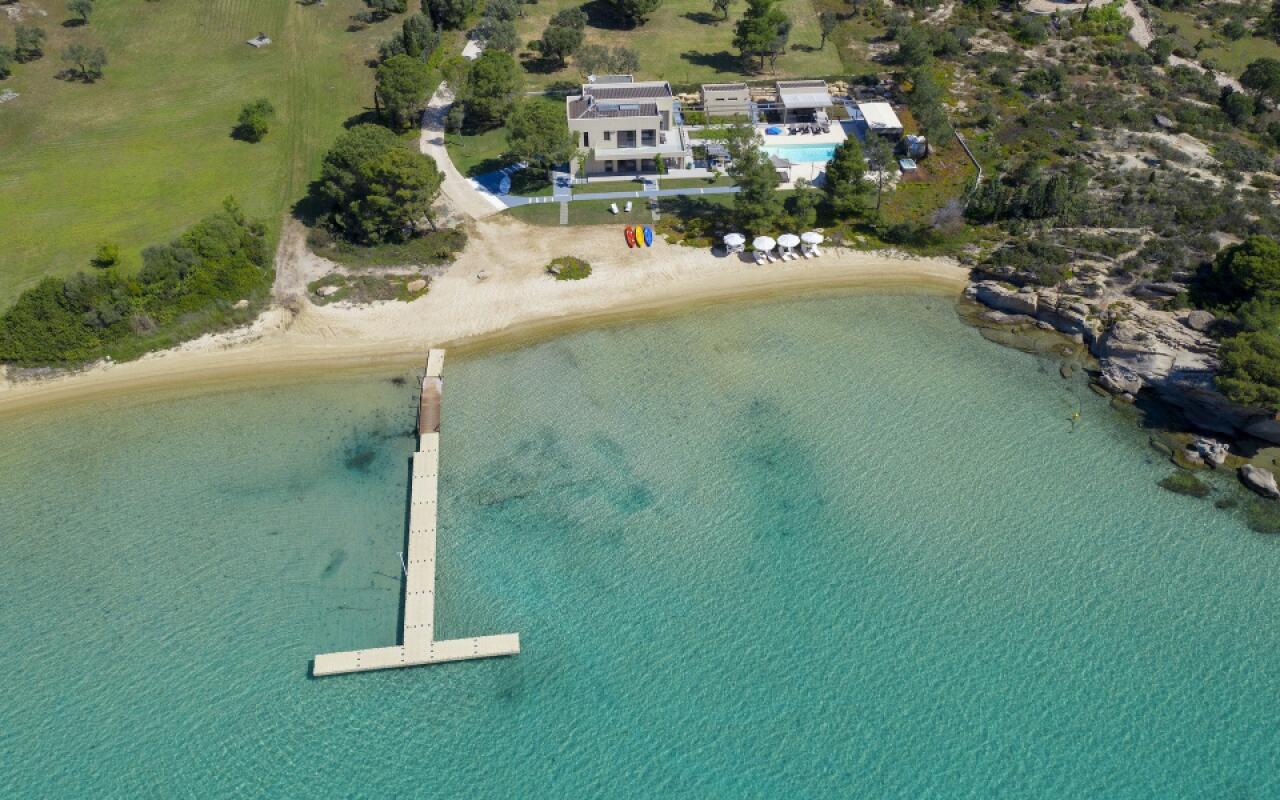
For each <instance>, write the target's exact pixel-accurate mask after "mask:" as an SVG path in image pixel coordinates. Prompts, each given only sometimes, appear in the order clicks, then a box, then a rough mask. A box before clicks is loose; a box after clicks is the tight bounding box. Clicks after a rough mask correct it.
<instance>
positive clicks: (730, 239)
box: [724, 233, 747, 249]
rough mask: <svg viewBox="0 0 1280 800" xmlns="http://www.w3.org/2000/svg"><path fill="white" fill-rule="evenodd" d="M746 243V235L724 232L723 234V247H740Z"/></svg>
mask: <svg viewBox="0 0 1280 800" xmlns="http://www.w3.org/2000/svg"><path fill="white" fill-rule="evenodd" d="M746 243H747V237H745V236H743V235H742V234H740V233H726V234H725V235H724V244H725V247H728V248H730V249H734V248H738V247H742V246H743V245H744V244H746Z"/></svg>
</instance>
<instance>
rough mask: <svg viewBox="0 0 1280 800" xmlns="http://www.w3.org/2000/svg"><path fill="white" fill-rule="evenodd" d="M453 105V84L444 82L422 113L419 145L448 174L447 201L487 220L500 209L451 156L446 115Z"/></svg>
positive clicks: (443, 189)
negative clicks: (446, 146)
mask: <svg viewBox="0 0 1280 800" xmlns="http://www.w3.org/2000/svg"><path fill="white" fill-rule="evenodd" d="M452 105H453V92H451V91H450V90H449V85H448V84H446V83H441V84H440V88H438V89H436V92H435V94H433V95H431V100H430V101H429V102H428V103H427V110H426V111H425V112H424V113H423V115H422V133H421V134H420V135H419V138H418V147H419V149H420V150H421V151H422V153H423V154H424V155H427V156H430V157H431V158H432V159H433V160H434V161H435V162H436V165H437V166H439V168H440V171H441V172H443V173H444V183H443V185H442V186H441V187H440V191H441V194H443V195H444V199H445V203H446V204H447V205H448V206H449V207H450V208H451V209H452V210H453V211H454V213H456V214H459V215H461V216H464V217H471V218H472V219H483V218H484V217H489V216H493V215H494V214H496V213H498V211H500V209H499V208H497V207H496V206H494V205H493V204H492V203H490V202H489V201H488V200H486V199H485V198H484V196H483V195H481V194H480V192H478V191H476V188H475V187H474V186H472V185H471V183H470V182H469V181H468V180H467V179H466V177H465V176H464V175H463V174H462V173H461V172H459V171H458V168H457V167H455V166H454V165H453V161H452V160H451V159H450V158H449V151H448V150H447V149H446V148H445V144H444V118H445V116H446V115H447V114H448V113H449V107H450V106H452Z"/></svg>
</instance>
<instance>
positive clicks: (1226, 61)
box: [1151, 6, 1280, 78]
mask: <svg viewBox="0 0 1280 800" xmlns="http://www.w3.org/2000/svg"><path fill="white" fill-rule="evenodd" d="M1151 10H1152V12H1153V13H1154V14H1155V16H1156V19H1157V20H1159V21H1160V22H1163V23H1165V24H1166V25H1172V26H1173V27H1174V28H1175V29H1176V33H1175V34H1174V37H1173V38H1174V39H1175V40H1176V41H1177V42H1178V43H1179V44H1181V45H1182V46H1183V47H1193V46H1194V45H1195V44H1196V43H1197V42H1199V41H1201V40H1204V41H1205V42H1208V43H1209V44H1210V46H1209V47H1206V48H1205V49H1203V50H1201V51H1200V56H1199V58H1200V60H1202V61H1203V60H1207V61H1210V62H1212V63H1213V64H1215V65H1216V66H1217V68H1218V69H1219V70H1221V71H1222V72H1225V73H1227V74H1228V75H1232V76H1234V77H1237V78H1238V77H1240V75H1241V74H1242V73H1243V72H1244V70H1245V67H1247V66H1249V64H1250V63H1252V62H1253V61H1256V60H1257V59H1259V58H1277V59H1280V44H1276V43H1275V42H1273V41H1272V40H1270V39H1267V38H1265V37H1262V36H1245V37H1244V38H1242V39H1237V40H1235V41H1232V40H1231V39H1228V38H1227V37H1225V36H1222V35H1221V34H1220V33H1218V32H1216V31H1214V30H1213V29H1211V28H1209V27H1206V26H1205V25H1204V24H1202V23H1201V22H1200V21H1199V20H1198V19H1196V17H1195V16H1194V15H1192V14H1188V13H1185V12H1181V11H1164V10H1161V9H1159V8H1156V7H1154V6H1153V7H1152V9H1151Z"/></svg>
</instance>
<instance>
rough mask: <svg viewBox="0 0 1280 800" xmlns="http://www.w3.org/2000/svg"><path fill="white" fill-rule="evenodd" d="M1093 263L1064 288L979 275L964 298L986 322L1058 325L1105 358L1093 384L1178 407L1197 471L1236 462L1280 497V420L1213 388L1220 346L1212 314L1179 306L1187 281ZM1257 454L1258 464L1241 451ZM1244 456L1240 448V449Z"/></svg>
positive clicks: (1127, 397) (1179, 458)
mask: <svg viewBox="0 0 1280 800" xmlns="http://www.w3.org/2000/svg"><path fill="white" fill-rule="evenodd" d="M1104 275H1105V273H1103V272H1102V271H1101V270H1099V271H1091V270H1089V269H1088V268H1084V269H1081V270H1079V271H1077V272H1076V275H1075V277H1073V278H1072V279H1071V280H1069V281H1066V282H1064V283H1063V284H1060V285H1058V286H1056V287H1052V288H1049V287H1042V286H1037V285H1034V284H1033V283H1031V282H1029V281H1026V280H1024V279H1023V278H1024V276H1021V275H1019V274H1018V273H1016V272H1014V271H1008V272H1006V273H999V272H996V273H992V272H975V273H974V276H973V280H972V281H971V282H970V284H969V286H968V288H967V289H966V290H965V295H966V296H967V297H968V298H970V299H971V300H973V301H976V302H977V303H978V304H980V307H981V308H982V310H981V312H980V313H978V315H977V317H978V320H977V321H978V324H981V325H990V326H995V327H999V328H1004V329H1021V330H1024V331H1030V330H1040V331H1054V332H1057V333H1059V334H1062V335H1063V336H1066V337H1067V338H1069V339H1070V340H1071V341H1073V342H1076V343H1078V344H1080V345H1081V346H1083V347H1086V348H1088V351H1089V352H1090V353H1091V354H1092V355H1093V356H1094V357H1095V358H1096V359H1097V363H1096V365H1093V368H1092V370H1091V372H1092V377H1093V381H1094V384H1095V385H1096V386H1097V387H1098V388H1099V389H1100V390H1104V391H1105V392H1106V393H1108V394H1110V395H1112V396H1113V397H1114V398H1116V400H1117V401H1119V402H1134V401H1136V400H1137V398H1138V397H1139V395H1140V394H1143V393H1148V394H1149V395H1151V396H1154V398H1155V399H1157V400H1158V401H1159V402H1160V403H1162V404H1164V405H1166V406H1167V407H1171V408H1173V409H1176V410H1177V412H1179V414H1180V415H1181V417H1182V418H1183V419H1184V420H1185V421H1186V423H1187V427H1188V428H1189V429H1190V430H1189V431H1188V432H1187V433H1188V435H1185V436H1182V437H1181V438H1180V439H1178V440H1177V443H1176V445H1175V446H1172V447H1171V448H1170V450H1171V452H1170V455H1171V457H1172V459H1173V460H1174V462H1175V463H1177V464H1178V465H1179V466H1180V467H1184V468H1188V469H1196V468H1214V469H1235V470H1237V474H1238V477H1239V478H1240V481H1241V483H1242V484H1244V485H1245V486H1247V487H1248V488H1250V489H1252V490H1253V491H1254V492H1256V493H1257V494H1258V495H1261V496H1263V497H1267V498H1272V499H1275V498H1277V497H1280V493H1277V492H1276V490H1275V487H1276V479H1275V476H1274V474H1273V470H1274V469H1275V465H1274V463H1273V460H1272V455H1273V454H1272V453H1268V452H1267V451H1268V449H1269V446H1270V445H1280V419H1277V417H1276V415H1275V414H1273V413H1272V412H1270V411H1268V410H1266V409H1262V408H1252V407H1248V406H1242V405H1238V404H1236V403H1233V402H1231V401H1230V400H1228V399H1227V398H1226V397H1224V396H1223V395H1222V394H1221V393H1220V392H1219V391H1218V390H1217V388H1216V387H1215V385H1214V375H1215V373H1216V371H1217V367H1218V361H1217V352H1218V344H1217V342H1216V341H1215V340H1214V339H1213V337H1211V336H1209V335H1208V334H1207V333H1206V331H1207V330H1208V329H1209V328H1210V326H1212V324H1213V323H1214V317H1213V315H1212V314H1210V313H1208V312H1205V311H1199V310H1185V309H1174V308H1169V306H1172V305H1174V304H1173V303H1172V302H1171V301H1172V300H1173V299H1174V298H1175V297H1177V296H1178V295H1180V294H1182V293H1183V292H1185V291H1186V288H1187V287H1186V285H1185V284H1183V283H1182V282H1179V281H1175V280H1171V281H1163V282H1152V281H1134V282H1131V283H1127V284H1126V283H1123V282H1119V281H1116V280H1115V279H1114V278H1110V277H1104ZM1246 453H1247V454H1249V455H1250V456H1255V457H1254V458H1252V459H1251V460H1250V461H1248V462H1246V461H1245V459H1243V458H1240V457H1239V454H1246ZM1232 454H1236V455H1232Z"/></svg>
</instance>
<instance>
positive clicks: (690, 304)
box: [0, 216, 968, 414]
mask: <svg viewBox="0 0 1280 800" xmlns="http://www.w3.org/2000/svg"><path fill="white" fill-rule="evenodd" d="M620 231H621V225H619V226H616V227H615V226H600V227H592V228H563V229H558V228H535V227H531V226H526V225H524V224H522V223H519V222H516V221H513V220H510V219H507V218H505V217H501V216H497V217H489V218H486V219H483V220H477V221H475V222H472V223H471V227H470V232H471V241H470V243H469V244H468V246H467V249H466V250H465V252H464V253H463V254H462V256H461V257H460V258H459V259H458V260H457V261H456V262H455V263H454V264H453V265H452V266H451V267H449V269H448V271H447V272H446V273H445V274H444V275H443V276H441V277H439V278H437V279H436V280H435V281H434V282H433V283H432V286H431V290H430V292H429V293H428V294H427V295H426V296H425V297H422V298H420V299H418V300H416V301H414V302H412V303H396V302H391V303H379V304H375V305H372V306H363V307H352V306H347V307H343V306H341V305H333V306H315V305H311V304H310V303H307V302H303V303H302V304H301V309H300V310H298V311H296V312H294V311H290V310H287V309H285V308H283V307H278V306H277V307H273V308H271V309H269V310H268V311H267V312H266V313H264V315H263V316H262V317H261V318H259V320H258V321H257V322H255V323H254V325H252V326H250V327H249V328H247V329H241V330H237V331H232V332H228V333H224V334H219V335H215V336H206V337H203V338H201V339H197V340H195V341H192V342H188V343H186V344H185V345H183V346H181V347H178V348H175V349H172V350H167V351H163V352H159V353H153V354H150V355H148V356H146V357H144V358H141V359H139V360H137V361H133V362H129V363H126V364H103V365H97V366H94V367H92V368H90V369H87V370H85V371H82V372H79V373H75V374H70V375H65V376H60V377H54V378H44V379H36V380H30V379H29V380H21V381H11V380H6V381H5V382H4V383H3V385H0V414H9V413H13V412H17V411H22V410H25V409H30V408H33V407H40V406H51V405H58V404H61V403H64V402H82V401H86V400H93V399H95V398H104V397H107V396H112V395H117V394H124V393H132V392H140V393H147V394H153V393H155V392H161V391H164V392H171V391H174V390H178V391H207V390H212V389H215V388H221V387H228V388H235V387H237V386H243V385H253V384H261V383H262V382H264V380H266V381H281V382H284V381H288V380H291V379H301V378H305V377H307V376H311V375H315V374H317V373H325V372H332V371H337V370H360V369H364V368H381V367H386V366H393V365H406V366H407V365H415V364H418V363H419V362H421V361H422V360H423V359H424V358H425V351H426V348H428V347H441V346H447V347H450V348H453V349H454V350H455V351H457V350H459V349H461V350H464V351H465V350H468V349H475V348H478V347H491V346H501V345H504V344H509V343H512V342H523V341H528V340H532V339H536V338H541V337H545V336H550V335H554V334H556V333H559V332H562V331H563V330H566V329H571V328H575V327H582V326H588V325H596V324H604V323H609V322H614V321H620V320H629V319H639V318H646V317H651V316H658V315H662V314H668V313H681V312H685V311H688V310H689V309H693V308H697V307H700V306H706V305H710V304H714V303H721V302H729V301H742V300H751V299H759V298H767V297H780V296H787V295H797V294H806V293H820V292H823V291H832V290H842V289H860V290H862V289H865V290H902V291H907V290H910V291H920V290H932V291H938V292H942V293H956V294H958V293H959V292H960V291H961V290H962V289H963V287H964V285H965V282H966V277H967V274H968V271H967V270H966V269H964V268H963V267H961V266H959V265H958V264H957V263H956V262H955V261H953V260H951V259H941V258H939V259H932V258H915V257H905V256H900V255H896V254H893V253H883V252H872V253H868V252H861V251H853V250H839V249H834V248H827V249H826V250H825V251H824V255H823V256H822V258H819V259H810V260H804V259H801V260H797V261H791V262H782V263H775V264H770V265H766V266H756V265H755V264H754V263H748V262H745V261H742V260H740V259H739V258H738V257H728V258H726V257H717V256H715V255H713V254H712V253H710V252H709V251H707V250H703V249H695V248H688V247H682V246H673V245H668V244H666V243H665V242H662V241H659V242H656V243H655V245H654V247H652V248H649V249H637V250H628V249H627V248H626V247H625V244H624V243H623V241H622V235H621V232H620ZM298 246H301V245H300V244H299V245H298ZM562 255H573V256H578V257H580V258H584V259H586V260H588V261H589V262H590V263H591V264H592V267H593V273H592V275H591V276H590V277H589V278H587V279H586V280H583V281H556V280H554V279H553V278H551V277H550V276H549V275H548V274H547V273H546V270H545V268H546V265H547V263H548V262H549V261H550V260H551V259H552V258H555V257H557V256H562ZM300 260H301V262H303V263H302V265H301V266H299V265H298V264H297V263H295V264H294V265H293V266H291V267H285V266H284V265H281V267H280V268H281V269H282V270H283V269H293V270H302V271H304V272H305V271H306V270H307V269H308V266H307V265H306V263H305V261H306V259H305V258H302V259H300ZM481 274H483V275H484V276H485V278H484V279H483V280H481V279H480V278H479V277H478V276H479V275H481ZM311 277H312V276H311V275H307V274H302V275H298V274H294V275H291V276H286V278H287V279H288V281H287V282H289V283H291V284H293V285H294V286H296V285H298V284H301V283H303V282H304V281H305V280H306V279H309V278H311ZM315 277H318V275H316V276H315Z"/></svg>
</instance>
